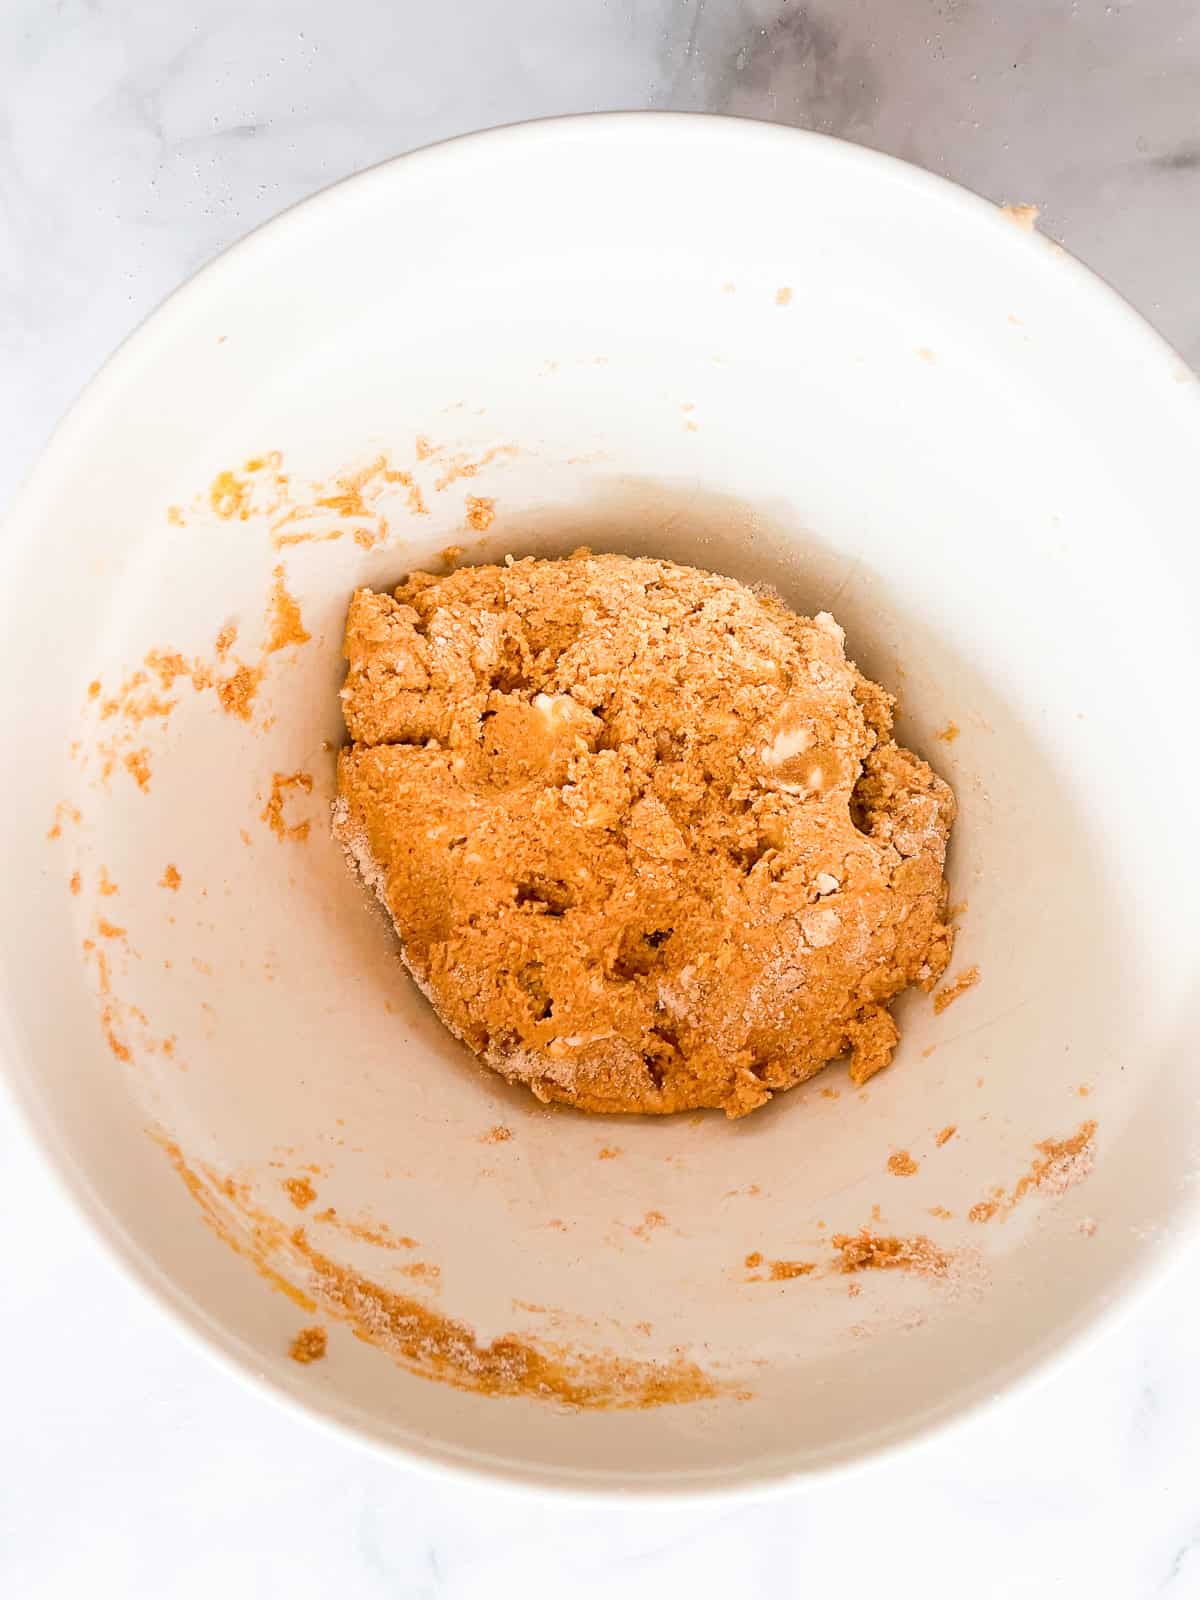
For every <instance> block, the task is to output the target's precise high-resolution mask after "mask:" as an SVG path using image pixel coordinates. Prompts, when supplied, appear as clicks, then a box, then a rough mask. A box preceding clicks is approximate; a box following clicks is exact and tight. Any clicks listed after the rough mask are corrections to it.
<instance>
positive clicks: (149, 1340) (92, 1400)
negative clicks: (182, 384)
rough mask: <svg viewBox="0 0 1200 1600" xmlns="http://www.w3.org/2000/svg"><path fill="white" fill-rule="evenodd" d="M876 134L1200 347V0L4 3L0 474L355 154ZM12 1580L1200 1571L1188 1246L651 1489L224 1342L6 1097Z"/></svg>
mask: <svg viewBox="0 0 1200 1600" xmlns="http://www.w3.org/2000/svg"><path fill="white" fill-rule="evenodd" d="M641 106H658V107H671V108H678V109H709V110H728V111H734V112H740V113H745V114H754V115H760V116H766V117H772V118H777V119H779V120H783V121H795V122H798V123H802V124H805V125H808V126H814V127H818V128H821V129H824V130H826V131H830V132H834V133H840V134H843V135H845V136H847V137H850V138H854V139H858V140H861V141H863V142H866V143H869V144H873V145H877V146H879V147H880V148H883V149H887V150H891V151H893V152H894V153H896V154H899V155H902V156H905V157H907V158H909V159H912V160H916V161H918V162H921V163H923V164H924V165H927V166H930V167H933V168H935V169H937V170H940V171H942V172H945V173H948V174H949V175H951V176H953V177H956V178H959V179H961V180H962V181H964V182H967V183H969V184H971V185H972V186H973V187H976V188H978V189H980V190H982V191H983V192H984V193H986V194H989V195H991V196H992V197H993V198H996V199H1008V200H1017V201H1034V202H1037V203H1039V204H1040V205H1041V206H1042V207H1043V217H1044V222H1045V225H1046V226H1048V227H1049V228H1050V230H1051V231H1052V232H1054V233H1055V234H1056V235H1057V236H1058V237H1059V238H1061V239H1062V240H1063V241H1064V242H1065V243H1066V244H1067V245H1068V246H1069V247H1070V248H1072V249H1074V250H1075V251H1076V252H1077V253H1078V254H1080V255H1082V256H1083V257H1084V258H1085V259H1086V260H1088V261H1089V262H1090V263H1091V264H1092V265H1093V266H1095V267H1096V268H1097V269H1098V270H1099V271H1101V272H1102V273H1103V274H1104V275H1105V276H1107V277H1108V278H1109V279H1110V281H1112V282H1113V283H1114V284H1115V285H1116V286H1117V287H1118V288H1119V289H1121V290H1122V291H1123V292H1124V293H1125V294H1126V295H1127V296H1129V298H1131V299H1132V300H1133V301H1134V302H1135V303H1136V304H1138V305H1139V306H1140V307H1141V309H1142V310H1143V311H1144V312H1146V314H1147V315H1149V316H1150V318H1151V319H1152V320H1153V321H1155V322H1157V324H1158V325H1159V326H1160V327H1161V328H1162V330H1163V331H1164V332H1165V333H1166V334H1167V335H1168V336H1169V337H1170V338H1171V339H1172V340H1173V341H1174V342H1175V344H1176V345H1177V346H1178V348H1179V349H1180V350H1181V351H1182V352H1183V354H1184V355H1185V356H1187V357H1188V358H1189V359H1191V360H1192V361H1193V362H1194V363H1195V362H1198V361H1200V297H1197V295H1196V293H1195V284H1196V282H1197V281H1200V280H1198V277H1197V269H1198V266H1200V12H1198V11H1197V9H1196V7H1195V6H1194V4H1193V3H1192V0H1128V3H1123V4H1112V5H1106V4H1103V3H1102V0H1079V3H1078V4H1074V5H1072V4H1070V3H1069V0H1007V3H1001V0H997V3H995V4H993V5H991V6H985V5H983V4H979V3H976V0H941V3H938V4H935V3H931V0H889V3H888V4H886V5H881V4H879V3H878V0H821V3H820V4H818V5H815V6H811V7H810V6H807V5H800V4H798V3H796V0H708V3H707V4H704V3H703V0H570V3H566V0H462V3H452V0H441V3H433V4H430V3H428V0H427V3H426V4H424V5H417V4H416V3H415V0H336V3H334V0H251V3H249V4H247V0H190V3H188V4H186V5H184V4H179V3H164V0H57V3H53V4H52V3H50V0H6V3H5V4H4V6H3V7H0V407H2V411H0V504H3V503H7V501H8V500H9V498H10V497H11V494H12V492H13V490H14V489H15V487H16V485H17V484H18V483H19V481H20V479H21V477H22V476H23V474H24V473H25V471H26V470H27V468H28V466H29V465H30V463H31V462H32V460H33V458H34V457H35V456H36V454H37V451H38V450H39V448H40V447H41V445H42V443H43V441H44V439H45V437H46V436H47V434H48V432H49V430H50V428H51V427H52V426H53V424H54V422H55V421H56V419H57V417H58V416H59V415H60V414H61V412H62V411H63V409H64V408H65V407H66V406H67V404H68V403H69V402H70V400H71V399H72V397H73V396H74V394H75V393H76V392H77V390H78V389H79V388H80V387H81V385H82V384H83V383H85V382H86V380H87V378H88V377H89V376H90V374H91V373H92V371H93V370H94V369H95V367H96V366H97V364H98V363H99V362H100V361H101V360H102V359H103V357H104V356H105V355H106V354H107V353H108V351H109V350H110V349H111V348H112V346H113V345H115V344H116V343H117V341H118V340H120V339H121V338H122V337H123V335H124V334H125V333H126V332H127V331H128V330H129V329H130V328H131V327H132V326H134V325H135V324H136V323H137V322H138V321H139V320H140V319H141V318H142V317H143V316H144V315H145V314H146V313H147V312H148V311H149V310H150V309H152V307H153V306H154V305H155V303H156V302H157V301H158V300H159V299H160V298H161V297H162V296H163V295H164V294H166V293H167V292H168V291H169V290H170V289H172V288H173V287H174V286H175V285H176V284H177V283H179V282H180V281H181V280H182V279H183V278H185V277H186V276H187V275H188V274H189V273H190V272H192V271H193V270H194V268H195V267H197V266H198V265H199V264H200V263H201V262H203V261H205V260H207V259H208V258H210V257H211V256H212V255H214V254H215V253H216V252H217V251H219V250H220V249H222V248H223V247H224V246H225V245H227V244H229V243H230V242H231V241H233V240H234V239H236V238H238V237H239V236H240V235H241V234H243V233H244V232H245V231H246V230H247V229H248V228H250V227H252V226H253V225H254V224H255V223H257V222H259V221H262V220H264V219H265V218H267V217H269V216H271V215H272V214H273V213H274V212H276V211H278V210H279V209H280V208H281V207H282V206H284V205H286V204H288V203H290V202H292V201H294V200H297V199H299V198H301V197H303V196H304V195H307V194H309V193H311V192H312V191H313V190H315V189H317V188H320V187H321V186H322V185H324V184H326V183H328V182H330V181H331V180H332V179H334V178H337V177H340V176H342V175H343V174H345V173H348V172H351V171H354V170H356V169H357V168H360V167H362V166H365V165H367V164H369V163H371V162H373V161H377V160H379V159H381V158H383V157H385V156H389V155H392V154H394V153H396V152H399V151H402V150H405V149H408V148H411V147H413V146H415V145H420V144H422V143H425V142H427V141H428V140H431V139H435V138H440V137H443V136H445V135H448V134H452V133H456V132H460V131H464V130H466V129H469V128H473V127H481V126H486V125H488V124H492V123H497V122H504V121H511V120H515V119H518V118H522V117H527V116H533V115H544V114H549V113H553V112H560V111H568V110H583V109H598V108H610V107H641ZM0 1215H2V1216H3V1217H4V1219H5V1230H4V1238H5V1247H4V1256H5V1264H4V1277H3V1283H4V1287H3V1290H2V1291H0V1310H2V1314H0V1373H2V1374H3V1379H4V1381H3V1404H2V1405H0V1462H2V1463H3V1465H2V1466H0V1593H3V1594H11V1595H13V1596H21V1597H22V1600H24V1597H26V1596H53V1597H59V1596H61V1597H63V1600H66V1597H71V1600H75V1597H76V1596H78V1595H80V1594H83V1593H87V1594H100V1595H104V1596H107V1595H120V1596H129V1597H141V1596H154V1597H155V1600H175V1597H189V1600H190V1597H193V1596H194V1597H197V1600H200V1597H203V1600H211V1597H212V1596H213V1595H214V1594H218V1593H227V1594H232V1595H235V1596H237V1595H242V1594H245V1595H254V1596H258V1597H273V1596H276V1595H278V1596H281V1597H282V1596H286V1597H288V1600H306V1597H308V1596H314V1597H315V1596H326V1595H329V1594H331V1593H337V1594H339V1595H344V1596H347V1597H357V1596H360V1595H361V1596H425V1595H428V1596H435V1595H436V1596H448V1597H455V1600H458V1597H468V1596H482V1595H487V1596H488V1597H489V1600H493V1597H497V1600H502V1597H504V1596H507V1595H509V1594H512V1595H517V1594H521V1595H526V1596H532V1595H542V1594H546V1595H557V1594H559V1593H563V1592H570V1593H574V1594H577V1595H581V1596H587V1595H591V1594H597V1595H599V1594H602V1593H603V1594H608V1593H610V1592H614V1591H615V1592H619V1593H620V1594H622V1595H623V1596H627V1597H639V1596H642V1595H646V1596H650V1595H654V1596H656V1597H657V1596H659V1595H660V1594H661V1593H662V1592H664V1590H666V1591H667V1592H670V1591H671V1586H672V1585H677V1586H679V1589H680V1590H683V1589H684V1587H685V1586H686V1588H687V1589H689V1590H691V1592H693V1593H694V1594H696V1595H697V1596H699V1597H707V1596H709V1595H712V1596H716V1595H725V1594H730V1593H733V1594H738V1595H745V1596H749V1597H756V1596H785V1595H793V1594H795V1595H805V1594H809V1593H811V1594H814V1595H815V1594H825V1593H833V1594H858V1593H864V1594H865V1593H869V1592H872V1591H875V1590H879V1591H880V1592H887V1593H890V1594H898V1595H905V1594H909V1593H912V1594H916V1593H920V1594H921V1595H922V1596H927V1597H928V1600H940V1597H942V1596H947V1597H949V1596H954V1597H955V1600H958V1597H959V1596H961V1595H963V1594H964V1593H965V1594H967V1595H970V1596H971V1597H972V1600H989V1597H992V1596H996V1597H1000V1596H1003V1597H1005V1600H1010V1597H1016V1596H1043V1595H1044V1596H1059V1595H1062V1596H1071V1597H1075V1596H1085V1595H1096V1596H1105V1597H1107V1596H1113V1597H1120V1600H1132V1597H1140V1596H1151V1595H1157V1594H1160V1593H1162V1594H1167V1595H1171V1596H1192V1595H1200V1472H1198V1471H1197V1448H1196V1444H1195V1441H1196V1440H1197V1438H1200V1371H1198V1369H1197V1365H1196V1361H1195V1355H1194V1351H1195V1344H1196V1335H1195V1331H1194V1330H1195V1326H1196V1321H1197V1317H1198V1315H1200V1288H1198V1287H1197V1284H1198V1282H1200V1279H1198V1277H1197V1274H1198V1273H1200V1252H1194V1253H1193V1255H1192V1256H1191V1258H1190V1260H1189V1261H1188V1262H1187V1263H1185V1265H1184V1266H1183V1267H1182V1269H1181V1270H1180V1271H1179V1272H1177V1273H1176V1275H1175V1277H1174V1279H1173V1280H1172V1281H1171V1283H1169V1284H1168V1285H1167V1286H1166V1287H1164V1288H1162V1289H1160V1290H1159V1291H1158V1292H1157V1293H1156V1294H1155V1295H1154V1296H1152V1297H1151V1298H1150V1299H1149V1300H1148V1301H1147V1302H1146V1303H1144V1304H1143V1305H1141V1306H1139V1307H1137V1308H1136V1309H1135V1310H1134V1311H1133V1312H1132V1313H1131V1315H1130V1316H1129V1318H1128V1319H1127V1320H1126V1322H1125V1323H1124V1325H1123V1326H1122V1327H1121V1328H1120V1329H1119V1330H1118V1331H1117V1332H1116V1333H1115V1334H1112V1335H1110V1336H1109V1337H1108V1338H1107V1339H1105V1340H1104V1341H1103V1342H1102V1343H1100V1344H1099V1345H1098V1346H1097V1347H1095V1348H1092V1349H1090V1350H1087V1351H1085V1352H1083V1353H1082V1354H1080V1355H1078V1356H1077V1357H1076V1358H1075V1359H1074V1360H1073V1361H1072V1362H1071V1363H1070V1364H1069V1366H1067V1367H1066V1368H1064V1369H1063V1370H1061V1371H1059V1372H1057V1373H1055V1374H1053V1375H1052V1376H1051V1377H1050V1378H1049V1379H1048V1380H1047V1381H1046V1382H1044V1383H1043V1384H1042V1385H1041V1386H1040V1387H1038V1388H1037V1389H1036V1390H1035V1391H1033V1392H1031V1393H1028V1394H1022V1395H1019V1396H1017V1397H1015V1398H1014V1397H1010V1398H1008V1399H1005V1400H1003V1401H1001V1402H999V1403H998V1404H996V1405H995V1407H994V1408H993V1409H992V1410H991V1412H990V1413H989V1414H987V1415H985V1416H983V1417H981V1418H978V1419H976V1420H975V1421H974V1422H972V1423H971V1424H970V1425H969V1426H967V1427H966V1428H964V1429H961V1430H959V1431H958V1432H956V1433H955V1434H953V1435H952V1436H950V1437H949V1438H947V1439H944V1440H942V1441H939V1442H936V1443H934V1444H932V1445H929V1446H927V1447H925V1448H924V1449H922V1450H921V1451H919V1452H916V1453H914V1454H912V1455H911V1456H909V1457H907V1458H905V1459H903V1460H901V1461H899V1462H895V1463H891V1464H887V1465H884V1466H880V1467H877V1468H873V1469H870V1470H869V1471H867V1472H865V1473H863V1474H861V1475H859V1476H857V1477H854V1478H851V1479H847V1480H844V1481H841V1482H838V1483H835V1484H832V1485H829V1486H827V1487H823V1488H816V1489H809V1490H806V1491H803V1492H793V1493H790V1494H787V1495H784V1496H781V1497H777V1498H773V1499H771V1500H767V1501H763V1502H761V1503H741V1504H737V1505H733V1506H727V1507H722V1506H720V1505H708V1506H702V1507H698V1508H687V1507H684V1508H675V1509H671V1510H661V1509H659V1510H653V1509H650V1508H648V1507H644V1506H628V1507H596V1506H584V1505H576V1504H552V1505H547V1504H545V1503H538V1502H537V1501H535V1500H533V1499H531V1498H527V1497H526V1498H512V1497H511V1496H509V1495H507V1494H499V1493H493V1492H489V1491H486V1490H484V1489H478V1488H472V1489H462V1488H458V1487H452V1486H448V1485H446V1484H445V1483H442V1482H440V1481H435V1480H432V1479H429V1478H426V1477H424V1476H423V1475H421V1474H418V1473H415V1472H410V1471H406V1470H404V1469H402V1468H399V1467H397V1466H395V1465H392V1464H390V1463H388V1462H385V1461H381V1460H379V1459H376V1458H374V1457H372V1456H370V1455H368V1454H366V1453H365V1452H361V1451H358V1450H356V1449H353V1448H351V1447H349V1446H347V1445H345V1444H342V1443H339V1442H336V1441H332V1440H330V1439H329V1438H327V1437H325V1436H324V1435H322V1434H320V1433H318V1432H316V1431H315V1430H313V1429H311V1428H309V1427H307V1426H306V1425H304V1424H302V1423H300V1422H298V1421H296V1420H294V1419H293V1418H292V1417H290V1416H289V1415H285V1414H284V1413H282V1412H280V1411H278V1410H276V1409H275V1408H274V1407H273V1406H272V1405H271V1404H269V1403H268V1402H266V1401H264V1400H262V1399H261V1398H259V1397H258V1396H256V1395H254V1394H251V1393H249V1392H247V1391H245V1390H243V1389H241V1388H240V1387H239V1386H238V1385H237V1384H236V1383H235V1382H233V1381H231V1380H230V1379H229V1378H228V1377H227V1376H225V1375H224V1374H222V1373H221V1372H219V1371H218V1370H217V1369H216V1368H214V1367H212V1366H211V1365H209V1363H208V1361H207V1360H206V1359H205V1358H204V1357H203V1356H202V1355H200V1354H199V1353H197V1352H196V1351H195V1350H193V1349H192V1348H191V1347H190V1346H188V1345H187V1344H185V1343H184V1342H183V1341H182V1340H181V1339H180V1338H179V1337H178V1336H177V1334H176V1333H175V1331H174V1330H173V1329H172V1328H171V1327H170V1326H169V1325H167V1324H166V1323H165V1322H164V1320H163V1319H162V1317H161V1316H160V1315H159V1313H158V1312H157V1311H156V1310H154V1309H153V1308H152V1307H150V1306H148V1305H146V1304H145V1303H144V1302H143V1301H142V1300H141V1298H140V1297H139V1296H138V1294H137V1293H136V1292H135V1291H134V1290H133V1289H132V1288H130V1287H129V1286H128V1285H127V1284H126V1283H125V1282H124V1281H123V1279H121V1278H120V1277H119V1276H118V1275H117V1274H116V1273H115V1272H114V1270H113V1269H112V1268H111V1267H110V1266H109V1265H108V1263H107V1262H106V1261H105V1260H103V1259H100V1258H98V1257H97V1255H96V1252H95V1250H94V1248H93V1246H92V1244H91V1241H90V1239H89V1237H88V1236H87V1235H86V1234H85V1233H84V1232H83V1230H82V1228H81V1226H80V1224H79V1223H78V1222H77V1221H76V1220H75V1219H74V1217H73V1216H72V1215H71V1214H70V1212H69V1211H68V1210H67V1209H66V1208H65V1206H64V1205H63V1203H62V1202H61V1201H60V1200H59V1199H58V1197H57V1194H56V1191H55V1189H54V1188H53V1186H52V1185H51V1183H50V1182H49V1180H48V1179H47V1178H46V1176H45V1175H44V1174H43V1172H42V1170H41V1168H40V1166H39V1163H38V1161H37V1159H36V1158H35V1157H34V1155H33V1154H32V1152H31V1151H30V1150H29V1149H28V1148H27V1146H26V1144H25V1141H24V1138H23V1135H22V1133H21V1132H20V1130H19V1129H18V1128H17V1127H16V1126H15V1124H13V1123H12V1122H11V1120H10V1119H9V1118H8V1117H7V1116H6V1115H5V1114H4V1113H3V1112H0Z"/></svg>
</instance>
